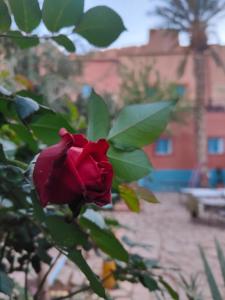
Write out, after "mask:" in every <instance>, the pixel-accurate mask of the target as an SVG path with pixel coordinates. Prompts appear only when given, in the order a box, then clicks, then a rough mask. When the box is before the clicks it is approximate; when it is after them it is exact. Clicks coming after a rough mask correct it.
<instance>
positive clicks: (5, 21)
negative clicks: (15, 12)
mask: <svg viewBox="0 0 225 300" xmlns="http://www.w3.org/2000/svg"><path fill="white" fill-rule="evenodd" d="M10 25H11V17H10V14H9V10H8V7H7V5H6V4H5V2H4V1H3V0H0V32H5V31H8V30H9V28H10Z"/></svg>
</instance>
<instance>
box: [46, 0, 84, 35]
mask: <svg viewBox="0 0 225 300" xmlns="http://www.w3.org/2000/svg"><path fill="white" fill-rule="evenodd" d="M83 11H84V0H76V1H74V0H64V1H61V0H45V1H44V4H43V21H44V23H45V25H46V27H47V28H48V29H49V30H50V31H52V32H57V31H59V30H60V29H61V28H63V27H69V26H73V25H76V24H77V23H78V22H79V20H80V18H81V17H82V14H83Z"/></svg>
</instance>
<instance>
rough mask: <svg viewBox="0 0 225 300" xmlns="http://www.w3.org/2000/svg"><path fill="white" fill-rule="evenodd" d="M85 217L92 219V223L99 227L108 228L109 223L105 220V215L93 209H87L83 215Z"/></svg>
mask: <svg viewBox="0 0 225 300" xmlns="http://www.w3.org/2000/svg"><path fill="white" fill-rule="evenodd" d="M82 217H83V218H85V219H87V220H89V221H91V222H92V223H94V224H95V225H96V226H98V227H99V228H102V229H107V228H108V227H107V225H106V223H105V220H104V218H103V216H102V215H101V214H99V213H98V212H96V211H95V210H93V209H87V210H86V211H85V212H84V214H83V215H82Z"/></svg>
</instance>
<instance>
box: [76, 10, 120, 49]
mask: <svg viewBox="0 0 225 300" xmlns="http://www.w3.org/2000/svg"><path fill="white" fill-rule="evenodd" d="M124 30H125V27H124V24H123V21H122V19H121V17H120V16H119V15H118V14H117V13H116V12H115V11H114V10H112V9H111V8H109V7H107V6H96V7H93V8H91V9H89V10H88V11H87V12H86V13H85V14H84V15H83V17H82V19H81V21H80V23H79V25H78V26H77V27H76V29H75V32H76V33H78V34H80V35H81V36H83V37H84V38H86V39H87V40H88V41H89V42H90V43H91V44H93V45H95V46H98V47H106V46H109V45H110V44H111V43H112V42H114V41H115V40H116V39H117V38H118V36H119V35H120V34H121V33H122V32H123V31H124Z"/></svg>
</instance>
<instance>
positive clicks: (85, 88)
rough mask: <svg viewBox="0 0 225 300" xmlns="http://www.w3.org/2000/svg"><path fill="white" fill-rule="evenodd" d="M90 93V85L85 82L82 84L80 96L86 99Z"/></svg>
mask: <svg viewBox="0 0 225 300" xmlns="http://www.w3.org/2000/svg"><path fill="white" fill-rule="evenodd" d="M91 93H92V87H91V86H90V85H88V84H85V85H83V86H82V90H81V96H82V97H83V98H84V99H88V98H89V97H90V95H91Z"/></svg>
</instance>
